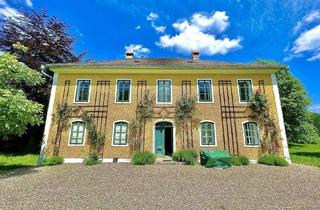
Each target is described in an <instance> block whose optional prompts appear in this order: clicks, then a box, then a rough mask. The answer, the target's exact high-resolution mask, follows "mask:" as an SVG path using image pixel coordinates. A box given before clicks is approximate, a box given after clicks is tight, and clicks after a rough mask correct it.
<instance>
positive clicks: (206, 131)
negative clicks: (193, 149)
mask: <svg viewBox="0 0 320 210" xmlns="http://www.w3.org/2000/svg"><path fill="white" fill-rule="evenodd" d="M200 138H201V139H200V141H201V142H200V146H215V145H216V139H215V126H214V123H213V122H202V123H201V124H200Z"/></svg>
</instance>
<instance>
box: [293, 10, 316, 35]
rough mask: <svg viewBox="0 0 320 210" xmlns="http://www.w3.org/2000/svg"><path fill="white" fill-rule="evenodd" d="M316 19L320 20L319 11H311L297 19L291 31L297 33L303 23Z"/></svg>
mask: <svg viewBox="0 0 320 210" xmlns="http://www.w3.org/2000/svg"><path fill="white" fill-rule="evenodd" d="M316 20H320V11H313V12H311V13H310V14H308V15H306V16H304V17H303V19H302V20H301V21H299V22H298V23H297V24H296V26H295V27H294V28H293V32H294V33H297V32H298V31H300V30H301V29H302V28H303V27H304V26H305V25H307V24H309V23H312V22H314V21H316Z"/></svg>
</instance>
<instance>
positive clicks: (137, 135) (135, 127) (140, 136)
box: [129, 91, 154, 153]
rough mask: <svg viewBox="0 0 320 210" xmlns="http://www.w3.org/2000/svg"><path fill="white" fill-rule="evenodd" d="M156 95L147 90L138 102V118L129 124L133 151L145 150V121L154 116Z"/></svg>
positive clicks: (130, 143)
mask: <svg viewBox="0 0 320 210" xmlns="http://www.w3.org/2000/svg"><path fill="white" fill-rule="evenodd" d="M153 105H154V97H153V96H150V95H149V91H145V93H144V95H143V97H142V99H141V100H139V101H138V103H137V108H136V119H134V120H132V121H131V122H130V124H129V139H130V141H129V146H130V149H131V151H132V152H133V153H135V152H138V151H144V150H145V123H146V121H147V120H148V119H150V118H152V117H153Z"/></svg>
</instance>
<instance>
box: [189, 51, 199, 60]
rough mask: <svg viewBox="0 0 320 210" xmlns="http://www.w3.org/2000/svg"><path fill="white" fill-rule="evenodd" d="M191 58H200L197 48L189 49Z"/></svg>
mask: <svg viewBox="0 0 320 210" xmlns="http://www.w3.org/2000/svg"><path fill="white" fill-rule="evenodd" d="M191 55H192V60H199V59H200V51H199V50H191Z"/></svg>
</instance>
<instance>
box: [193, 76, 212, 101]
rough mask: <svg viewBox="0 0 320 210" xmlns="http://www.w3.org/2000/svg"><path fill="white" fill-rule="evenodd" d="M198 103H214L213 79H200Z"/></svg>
mask: <svg viewBox="0 0 320 210" xmlns="http://www.w3.org/2000/svg"><path fill="white" fill-rule="evenodd" d="M197 82H198V84H197V85H198V102H199V103H212V102H213V90H212V80H211V79H198V81H197Z"/></svg>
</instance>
